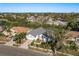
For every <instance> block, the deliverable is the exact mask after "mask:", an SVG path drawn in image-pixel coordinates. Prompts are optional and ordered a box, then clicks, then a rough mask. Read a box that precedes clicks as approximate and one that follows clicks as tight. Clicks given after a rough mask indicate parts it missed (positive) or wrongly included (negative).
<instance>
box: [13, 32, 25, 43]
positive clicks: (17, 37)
mask: <svg viewBox="0 0 79 59" xmlns="http://www.w3.org/2000/svg"><path fill="white" fill-rule="evenodd" d="M25 36H26V33H21V34H18V35H16V36H15V38H14V41H16V42H17V43H21V42H22V40H23V39H24V38H25Z"/></svg>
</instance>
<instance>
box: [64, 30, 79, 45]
mask: <svg viewBox="0 0 79 59" xmlns="http://www.w3.org/2000/svg"><path fill="white" fill-rule="evenodd" d="M65 40H67V41H74V42H75V43H76V44H77V45H78V46H79V32H77V31H70V32H68V33H66V35H65Z"/></svg>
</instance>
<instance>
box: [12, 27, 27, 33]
mask: <svg viewBox="0 0 79 59" xmlns="http://www.w3.org/2000/svg"><path fill="white" fill-rule="evenodd" d="M11 30H14V31H15V32H16V33H23V32H28V31H29V28H26V27H12V28H11Z"/></svg>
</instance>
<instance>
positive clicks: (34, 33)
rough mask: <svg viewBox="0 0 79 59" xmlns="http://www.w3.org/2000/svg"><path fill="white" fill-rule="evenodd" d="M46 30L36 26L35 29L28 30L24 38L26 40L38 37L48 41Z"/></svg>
mask: <svg viewBox="0 0 79 59" xmlns="http://www.w3.org/2000/svg"><path fill="white" fill-rule="evenodd" d="M46 32H47V31H46V30H45V29H44V28H37V29H34V30H32V31H30V32H29V33H28V34H27V35H26V38H27V39H28V40H37V39H40V40H42V41H44V42H47V41H48V39H49V38H48V36H47V34H46Z"/></svg>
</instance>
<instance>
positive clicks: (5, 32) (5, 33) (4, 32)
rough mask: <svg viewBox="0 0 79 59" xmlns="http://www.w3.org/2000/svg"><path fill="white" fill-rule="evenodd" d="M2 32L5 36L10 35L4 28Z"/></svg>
mask: <svg viewBox="0 0 79 59" xmlns="http://www.w3.org/2000/svg"><path fill="white" fill-rule="evenodd" d="M2 33H3V34H4V35H5V36H9V35H10V32H8V31H6V30H5V31H3V32H2Z"/></svg>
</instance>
